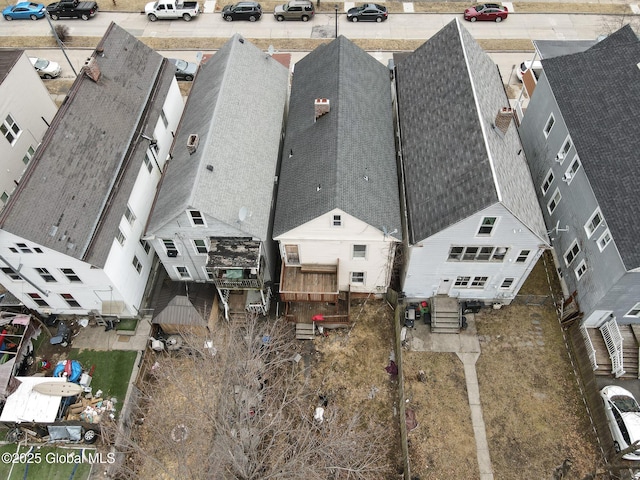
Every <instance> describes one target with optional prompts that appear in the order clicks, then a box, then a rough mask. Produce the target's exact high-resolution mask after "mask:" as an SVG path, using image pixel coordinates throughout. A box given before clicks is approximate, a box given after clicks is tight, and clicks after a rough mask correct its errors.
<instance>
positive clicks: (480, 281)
mask: <svg viewBox="0 0 640 480" xmlns="http://www.w3.org/2000/svg"><path fill="white" fill-rule="evenodd" d="M487 280H489V277H473V280H472V281H471V288H484V286H485V284H486V283H487Z"/></svg>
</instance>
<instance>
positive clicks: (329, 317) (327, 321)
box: [284, 292, 350, 328]
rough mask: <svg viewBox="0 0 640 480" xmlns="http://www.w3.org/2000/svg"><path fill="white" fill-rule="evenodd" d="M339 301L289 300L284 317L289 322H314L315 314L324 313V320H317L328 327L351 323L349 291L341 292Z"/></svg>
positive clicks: (319, 323)
mask: <svg viewBox="0 0 640 480" xmlns="http://www.w3.org/2000/svg"><path fill="white" fill-rule="evenodd" d="M341 296H342V297H343V298H340V299H338V301H337V302H335V303H332V302H289V303H288V304H287V306H286V310H285V314H284V317H285V319H287V321H289V322H294V323H312V317H313V316H314V315H322V316H323V318H324V320H322V321H319V322H317V324H318V325H324V326H326V327H327V328H331V327H332V326H344V325H345V324H348V323H349V315H350V307H349V303H350V302H349V299H348V298H349V295H348V292H343V293H342V294H341Z"/></svg>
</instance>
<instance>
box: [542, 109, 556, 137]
mask: <svg viewBox="0 0 640 480" xmlns="http://www.w3.org/2000/svg"><path fill="white" fill-rule="evenodd" d="M554 123H556V119H555V118H554V116H553V113H552V114H551V115H549V119H548V120H547V123H546V124H545V126H544V137H545V138H547V137H548V136H549V133H551V129H552V128H553V124H554Z"/></svg>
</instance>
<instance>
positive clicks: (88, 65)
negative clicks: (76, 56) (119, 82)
mask: <svg viewBox="0 0 640 480" xmlns="http://www.w3.org/2000/svg"><path fill="white" fill-rule="evenodd" d="M84 73H86V74H87V77H89V78H90V79H91V80H93V81H94V82H96V83H97V82H98V80H99V79H100V67H98V62H96V59H95V57H92V58H89V59H88V60H87V61H86V62H84Z"/></svg>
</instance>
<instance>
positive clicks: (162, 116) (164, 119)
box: [160, 109, 169, 128]
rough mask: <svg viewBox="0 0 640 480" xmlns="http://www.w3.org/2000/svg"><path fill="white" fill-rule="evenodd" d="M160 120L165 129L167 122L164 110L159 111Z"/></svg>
mask: <svg viewBox="0 0 640 480" xmlns="http://www.w3.org/2000/svg"><path fill="white" fill-rule="evenodd" d="M160 118H161V119H162V124H163V125H164V128H167V127H168V126H169V120H167V115H166V114H165V113H164V109H162V110H160Z"/></svg>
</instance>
